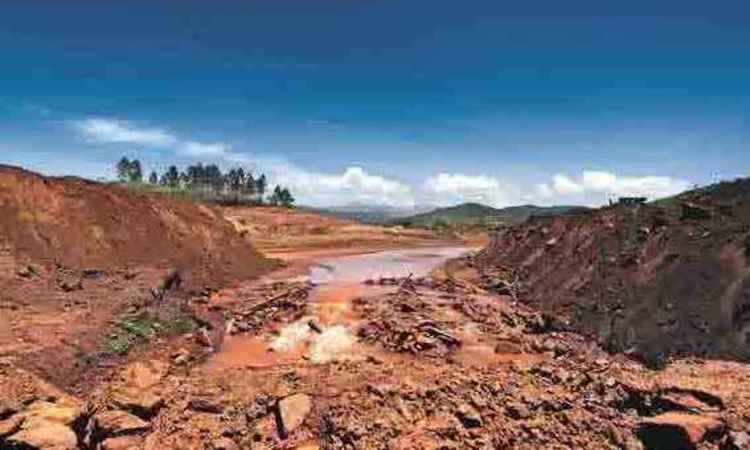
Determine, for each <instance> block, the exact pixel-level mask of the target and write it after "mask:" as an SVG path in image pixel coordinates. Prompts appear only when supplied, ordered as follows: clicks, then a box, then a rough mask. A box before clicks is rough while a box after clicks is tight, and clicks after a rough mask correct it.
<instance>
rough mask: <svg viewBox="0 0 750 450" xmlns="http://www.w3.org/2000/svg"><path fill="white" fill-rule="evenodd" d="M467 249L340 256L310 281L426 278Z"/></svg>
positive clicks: (317, 270)
mask: <svg viewBox="0 0 750 450" xmlns="http://www.w3.org/2000/svg"><path fill="white" fill-rule="evenodd" d="M469 250H470V249H469V248H467V247H438V248H430V249H402V250H388V251H383V252H377V253H368V254H364V255H354V256H341V257H337V258H328V259H323V260H321V261H319V262H318V263H317V264H315V265H314V266H313V267H311V269H310V273H309V275H308V276H309V278H310V280H311V281H313V282H315V283H319V284H321V283H322V284H330V283H339V282H362V281H365V280H367V279H370V278H379V277H405V276H408V275H409V274H410V273H411V274H413V275H414V276H415V277H420V276H424V275H427V274H428V273H429V272H430V271H431V270H432V269H434V268H436V267H438V266H440V265H441V264H443V263H444V262H446V261H447V260H449V259H452V258H457V257H459V256H461V255H463V254H466V253H467V252H468V251H469Z"/></svg>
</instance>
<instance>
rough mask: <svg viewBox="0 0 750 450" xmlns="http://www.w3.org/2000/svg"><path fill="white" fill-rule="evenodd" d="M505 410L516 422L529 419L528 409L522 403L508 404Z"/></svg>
mask: <svg viewBox="0 0 750 450" xmlns="http://www.w3.org/2000/svg"><path fill="white" fill-rule="evenodd" d="M505 410H506V412H507V414H508V416H510V417H511V418H513V419H516V420H522V419H528V418H529V417H531V412H530V411H529V408H528V407H527V406H526V405H524V404H523V403H509V404H508V405H506V406H505Z"/></svg>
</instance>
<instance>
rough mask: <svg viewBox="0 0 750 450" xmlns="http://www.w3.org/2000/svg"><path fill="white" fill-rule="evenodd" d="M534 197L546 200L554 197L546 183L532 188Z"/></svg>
mask: <svg viewBox="0 0 750 450" xmlns="http://www.w3.org/2000/svg"><path fill="white" fill-rule="evenodd" d="M534 191H535V192H536V195H537V196H539V197H540V198H544V199H548V198H552V197H554V196H555V192H554V191H553V190H552V188H550V187H549V185H548V184H547V183H540V184H537V185H536V186H534Z"/></svg>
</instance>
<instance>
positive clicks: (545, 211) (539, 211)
mask: <svg viewBox="0 0 750 450" xmlns="http://www.w3.org/2000/svg"><path fill="white" fill-rule="evenodd" d="M586 211H589V209H588V208H586V207H583V206H549V207H545V206H535V205H521V206H511V207H508V208H500V209H498V208H493V207H491V206H487V205H482V204H479V203H463V204H461V205H456V206H450V207H447V208H437V209H435V210H433V211H430V212H427V213H422V214H416V215H413V216H409V217H403V218H399V219H395V220H393V221H392V223H393V224H395V225H403V226H410V227H426V228H440V227H455V226H462V227H494V226H501V225H513V224H517V223H522V222H525V221H526V220H528V219H529V217H532V216H556V215H561V214H576V213H581V212H586Z"/></svg>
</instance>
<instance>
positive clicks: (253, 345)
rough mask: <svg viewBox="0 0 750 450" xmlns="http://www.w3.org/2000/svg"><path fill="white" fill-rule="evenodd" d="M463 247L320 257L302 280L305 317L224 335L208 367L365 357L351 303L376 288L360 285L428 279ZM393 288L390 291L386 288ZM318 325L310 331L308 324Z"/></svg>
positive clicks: (280, 363) (246, 366)
mask: <svg viewBox="0 0 750 450" xmlns="http://www.w3.org/2000/svg"><path fill="white" fill-rule="evenodd" d="M470 250H471V248H468V247H457V246H452V247H436V248H416V249H398V250H387V251H381V252H375V253H367V254H362V255H353V256H340V257H333V258H325V259H321V260H320V261H318V262H317V263H315V264H313V265H312V266H311V267H310V268H309V271H308V274H307V275H306V276H305V277H304V278H305V279H306V280H310V281H312V282H313V283H315V284H316V285H317V286H316V287H315V289H313V290H312V292H311V294H310V303H311V311H310V314H309V315H308V316H305V317H303V318H302V319H300V320H298V321H296V322H293V323H290V324H287V325H286V326H285V327H284V328H282V329H281V330H280V332H279V334H278V335H271V336H232V337H227V339H226V341H225V342H224V345H223V346H222V348H221V350H220V351H219V352H218V353H217V354H216V355H214V356H213V357H212V358H211V360H210V361H209V363H208V365H209V367H211V368H220V369H221V368H243V367H244V368H263V367H271V366H276V365H283V364H291V363H294V362H297V361H299V360H300V359H303V358H304V359H306V360H307V361H309V362H311V363H324V362H328V361H332V360H342V359H354V358H357V357H362V355H365V354H366V351H363V350H364V349H358V350H359V351H355V350H357V346H358V345H359V344H358V343H357V340H356V337H355V333H356V327H357V325H358V324H359V321H360V318H358V317H356V316H355V315H354V314H353V312H352V308H351V301H352V300H353V299H355V298H357V297H358V296H361V295H365V294H366V293H368V292H369V293H375V292H377V290H378V289H387V288H381V287H372V286H366V285H364V283H363V282H364V281H365V280H367V279H378V278H380V277H393V278H397V277H405V276H408V275H409V274H412V276H414V277H421V276H426V275H428V274H429V273H430V272H431V271H432V270H433V269H435V268H437V267H439V266H440V265H442V264H444V263H445V262H446V261H448V260H449V259H453V258H457V257H459V256H461V255H464V254H466V253H468V252H469V251H470ZM391 289H393V288H391ZM310 320H313V321H315V322H316V323H318V324H320V325H321V326H322V328H323V332H322V333H320V334H318V333H314V332H313V331H312V330H311V329H310V326H309V325H308V323H309V321H310Z"/></svg>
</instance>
